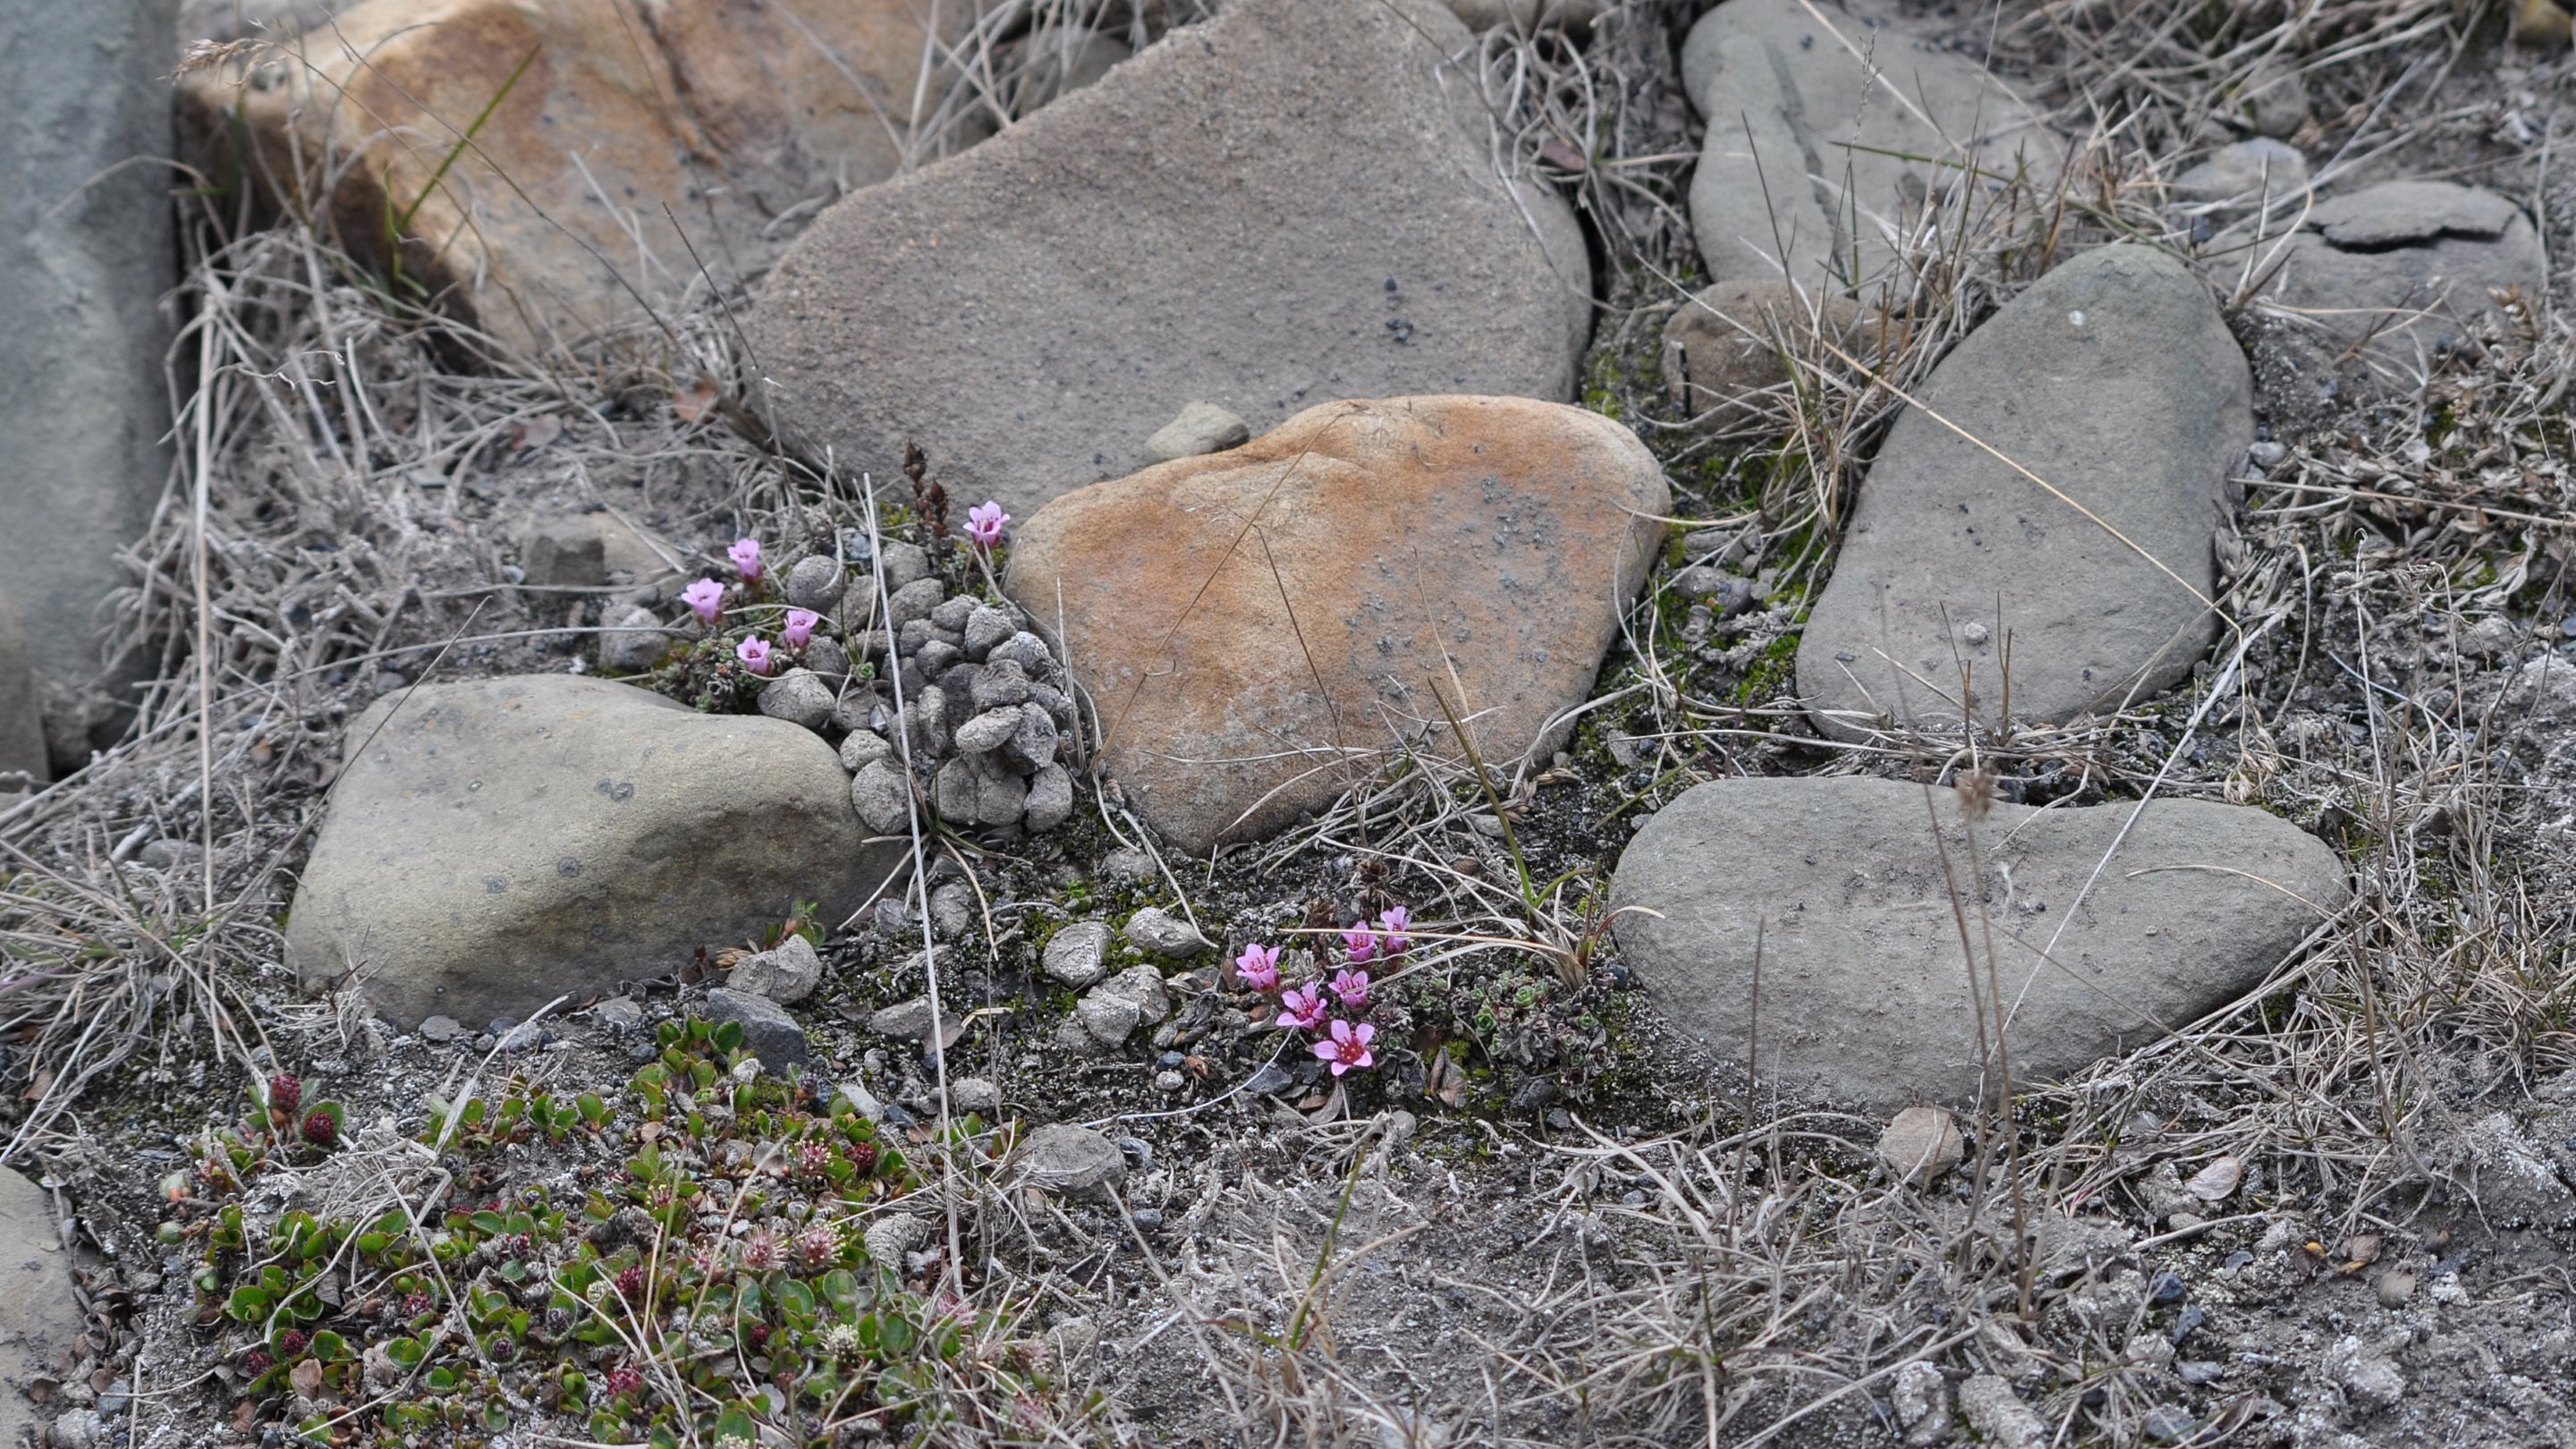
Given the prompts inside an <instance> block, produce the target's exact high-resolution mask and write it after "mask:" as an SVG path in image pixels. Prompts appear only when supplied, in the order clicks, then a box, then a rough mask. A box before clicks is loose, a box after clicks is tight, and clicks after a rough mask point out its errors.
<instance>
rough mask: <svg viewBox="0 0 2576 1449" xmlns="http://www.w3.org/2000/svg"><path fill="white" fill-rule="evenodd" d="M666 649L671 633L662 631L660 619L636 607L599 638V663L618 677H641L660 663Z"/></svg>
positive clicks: (667, 648) (640, 607)
mask: <svg viewBox="0 0 2576 1449" xmlns="http://www.w3.org/2000/svg"><path fill="white" fill-rule="evenodd" d="M670 648H671V632H670V631H669V630H668V629H665V628H663V627H662V617H661V615H659V614H656V613H654V612H653V611H652V610H650V609H647V608H644V607H643V606H641V605H638V606H636V607H635V608H632V609H629V610H627V611H626V612H625V614H624V615H622V616H620V617H619V619H618V621H617V626H616V627H615V628H613V629H610V630H608V631H607V632H606V633H603V634H601V635H600V636H599V662H600V664H601V666H602V667H604V668H608V669H613V670H615V671H617V672H618V673H620V674H641V673H643V672H644V671H645V670H647V669H650V668H652V667H653V666H654V665H656V664H659V663H661V662H662V656H663V655H664V654H666V653H668V652H670Z"/></svg>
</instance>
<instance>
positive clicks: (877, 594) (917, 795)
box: [605, 543, 1075, 835]
mask: <svg viewBox="0 0 2576 1449" xmlns="http://www.w3.org/2000/svg"><path fill="white" fill-rule="evenodd" d="M785 592H786V595H787V603H788V604H789V606H790V607H793V608H798V609H807V610H811V611H813V612H814V613H816V614H819V615H821V616H823V618H824V619H826V620H829V621H837V623H838V625H839V628H838V630H837V631H826V632H820V633H817V635H816V636H815V637H814V639H813V640H812V641H811V642H810V643H808V644H807V645H806V647H805V650H804V652H803V655H802V656H801V661H800V662H799V664H798V665H797V666H796V667H794V668H791V669H788V670H786V671H784V672H782V673H781V674H780V675H779V676H778V677H777V678H776V679H774V680H771V681H770V682H769V683H768V684H767V685H765V686H763V687H762V689H761V691H760V701H759V708H760V712H761V713H762V714H765V715H767V716H769V717H770V718H772V719H780V720H785V721H787V722H788V723H790V724H794V725H799V726H802V727H803V728H806V729H810V730H813V731H814V732H816V733H817V734H820V735H822V736H824V737H825V738H826V739H837V740H838V741H839V742H840V752H841V765H842V768H844V769H846V770H848V771H849V772H850V775H851V780H850V799H851V803H852V804H854V805H855V806H856V807H857V808H858V812H859V818H860V819H861V820H863V821H865V822H866V824H867V826H868V828H869V829H870V830H873V831H875V832H877V833H878V834H880V835H898V834H903V833H905V832H906V831H907V830H908V829H909V828H910V825H909V822H910V821H911V818H912V813H913V810H914V808H915V807H916V805H917V804H918V803H920V802H923V801H927V802H928V803H929V805H930V806H931V808H932V809H933V810H935V811H936V812H937V814H938V817H939V818H940V819H941V820H943V821H946V822H947V823H948V824H949V825H951V826H956V827H961V828H975V827H982V828H983V829H985V830H987V831H1029V832H1036V831H1043V830H1052V829H1054V828H1055V827H1057V826H1059V825H1062V824H1063V823H1064V822H1065V820H1066V819H1067V818H1068V817H1070V816H1071V815H1072V814H1073V776H1072V774H1071V773H1070V772H1069V771H1067V770H1066V769H1065V767H1064V765H1063V764H1061V763H1060V762H1059V760H1060V757H1062V756H1064V755H1065V754H1067V753H1068V752H1069V751H1070V750H1071V748H1072V736H1073V731H1074V719H1075V716H1074V706H1073V700H1072V697H1071V696H1070V695H1069V694H1068V693H1067V692H1066V678H1065V673H1064V669H1063V666H1062V665H1061V664H1060V663H1059V662H1058V661H1057V659H1056V657H1055V655H1054V654H1053V653H1052V652H1051V651H1050V650H1049V649H1048V648H1047V645H1046V641H1045V640H1043V639H1041V638H1039V637H1038V636H1037V635H1036V634H1034V633H1032V632H1030V631H1029V629H1028V627H1027V624H1028V620H1027V618H1026V616H1025V615H1023V614H1022V613H1021V612H1020V611H1019V610H1018V609H1017V608H1015V607H1013V606H1012V605H1010V604H1009V603H999V604H995V603H988V602H986V601H984V600H982V599H979V598H976V597H973V596H972V595H967V594H958V595H955V596H953V597H952V596H951V595H950V594H949V593H948V589H947V586H946V585H945V584H943V583H942V582H941V581H940V579H939V577H938V575H937V574H936V573H934V572H933V571H932V569H931V564H930V555H929V554H928V552H926V551H925V550H923V549H922V548H921V547H920V546H919V545H916V544H910V543H887V544H885V545H883V546H882V547H881V548H880V549H879V550H878V552H877V556H876V567H875V569H874V570H873V571H872V572H869V573H859V572H856V571H854V570H851V569H848V568H846V567H845V566H844V565H843V564H842V563H841V561H840V560H839V559H836V558H833V557H831V556H829V555H824V554H815V555H809V556H807V557H805V558H803V559H800V560H798V561H797V562H796V563H795V565H794V566H792V567H791V568H789V569H788V571H787V575H786V581H785ZM880 599H882V600H883V604H882V608H883V611H884V613H883V617H882V618H880V617H878V611H879V608H880V604H879V600H880ZM630 635H631V636H634V638H635V640H636V641H637V643H639V644H640V643H645V642H647V641H649V648H650V651H651V652H650V653H646V652H644V650H643V649H640V648H635V647H634V646H632V645H627V644H626V641H627V636H630ZM836 635H837V637H836ZM667 640H668V636H667V635H666V634H664V633H662V632H661V625H660V622H659V620H658V619H654V618H651V617H649V615H648V616H646V617H634V616H630V617H629V619H628V620H627V621H626V623H625V625H624V626H623V627H621V628H620V629H619V630H618V631H617V632H616V633H613V634H612V635H611V636H610V641H609V644H608V646H607V649H606V654H605V662H607V663H608V664H609V665H610V666H611V667H612V668H616V667H628V668H632V667H638V666H639V664H640V665H649V664H650V663H651V662H652V660H653V659H655V658H658V656H659V652H660V650H661V648H662V647H663V646H664V645H665V644H666V643H667ZM621 645H625V646H626V647H628V648H629V650H630V652H629V653H627V654H624V655H621V654H619V653H618V652H617V651H618V650H619V648H620V647H621ZM860 664H865V665H867V666H869V672H868V674H867V676H866V677H860V676H858V675H857V674H855V673H854V670H855V669H856V668H857V666H858V665H860Z"/></svg>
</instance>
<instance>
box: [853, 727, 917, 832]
mask: <svg viewBox="0 0 2576 1449" xmlns="http://www.w3.org/2000/svg"><path fill="white" fill-rule="evenodd" d="M850 804H851V806H852V808H854V809H856V810H857V811H858V813H859V819H860V821H861V822H863V823H864V824H865V825H866V826H867V828H868V830H869V831H870V832H871V833H873V834H876V835H896V834H900V833H902V831H903V829H904V827H905V824H906V822H908V821H910V820H911V819H912V785H911V783H910V782H909V781H907V780H905V779H904V777H903V763H902V761H900V760H897V759H895V758H894V757H893V753H892V750H891V748H889V750H888V752H887V753H886V754H885V755H883V756H880V757H879V758H877V759H874V760H870V761H869V762H868V763H867V764H865V765H862V766H860V767H859V772H858V773H857V774H856V775H853V776H851V777H850Z"/></svg>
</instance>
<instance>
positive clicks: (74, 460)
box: [0, 0, 179, 768]
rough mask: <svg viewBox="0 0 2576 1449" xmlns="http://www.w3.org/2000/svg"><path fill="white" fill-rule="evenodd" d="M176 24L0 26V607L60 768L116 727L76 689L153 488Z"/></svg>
mask: <svg viewBox="0 0 2576 1449" xmlns="http://www.w3.org/2000/svg"><path fill="white" fill-rule="evenodd" d="M176 11H177V5H176V0H90V3H85V4H78V5H62V4H43V3H21V4H13V5H8V6H5V7H0V95H5V96H7V97H8V98H9V103H8V105H7V107H6V108H5V110H0V327H5V328H6V329H7V335H8V339H9V365H8V366H7V367H5V368H0V458H6V459H7V463H6V468H7V475H6V476H7V480H8V481H7V483H6V484H5V486H0V593H5V594H6V595H7V596H8V601H9V602H10V603H11V604H13V605H15V608H16V613H17V616H18V622H19V624H20V625H21V626H22V627H23V628H24V629H25V630H26V633H27V637H28V638H29V639H31V640H35V641H39V642H40V643H41V646H42V647H41V648H40V650H39V651H38V652H37V653H36V654H35V655H34V656H33V659H32V663H33V666H34V668H35V672H36V676H37V683H38V687H39V689H40V690H41V691H42V692H43V694H44V698H45V710H46V713H47V715H48V716H49V717H50V718H51V720H52V722H53V728H54V731H55V747H54V751H53V753H54V754H55V755H56V756H57V757H58V758H60V759H61V760H63V761H64V762H65V763H76V762H78V761H79V760H80V759H82V758H83V757H85V756H86V754H87V752H88V750H89V748H90V747H91V746H92V745H93V744H105V743H107V742H108V741H107V739H106V738H103V737H101V734H100V732H101V731H112V730H113V729H114V728H115V727H116V726H117V724H118V715H117V711H116V710H115V709H114V708H113V706H112V705H111V704H110V703H109V702H108V700H107V699H106V698H105V697H104V696H100V695H93V694H88V693H86V692H85V691H84V689H83V686H85V685H87V684H88V683H90V682H91V680H92V679H93V678H94V677H95V676H96V675H98V673H99V660H100V646H101V643H102V633H103V631H102V625H104V626H105V631H106V632H113V630H114V627H115V626H114V625H113V624H112V623H111V622H110V621H109V620H108V618H107V616H106V615H105V614H104V613H103V612H102V611H101V610H100V608H99V605H100V604H101V602H102V601H104V600H105V599H106V597H107V595H108V591H109V590H111V589H115V588H119V587H122V586H124V585H126V584H129V583H131V582H132V581H133V580H132V578H131V577H130V576H129V575H128V574H127V573H126V571H125V570H124V569H123V568H122V567H120V566H119V565H118V563H117V561H116V555H117V551H118V550H120V549H122V548H124V547H125V546H126V545H127V544H130V543H132V542H134V541H135V540H136V539H137V538H139V537H140V536H141V535H142V533H143V529H144V525H145V523H146V521H147V520H148V519H149V518H150V517H151V514H152V509H153V506H154V505H155V504H156V503H157V502H158V501H159V500H160V497H161V490H162V487H163V485H164V484H165V483H166V482H167V481H168V479H169V473H170V458H169V451H168V449H167V448H165V447H164V446H163V445H162V443H161V437H162V435H163V434H164V433H165V432H167V431H168V430H169V427H170V400H169V395H168V392H167V390H166V386H165V384H164V382H163V380H162V368H161V363H162V353H163V351H164V350H165V349H166V348H167V347H168V346H169V342H170V322H169V318H168V317H167V316H166V315H164V314H163V312H162V311H161V299H162V297H163V295H164V294H165V293H166V292H168V291H169V289H170V288H171V286H172V285H173V284H174V283H175V282H176V280H177V276H176V272H177V266H178V255H179V247H178V242H177V239H176V236H175V231H176V227H177V221H176V216H177V213H176V210H175V208H173V207H172V205H171V202H170V187H171V184H172V183H171V180H170V174H171V173H170V169H169V166H168V164H167V163H166V162H164V161H160V160H151V161H150V162H149V164H145V158H160V157H167V156H169V155H170V154H171V150H172V142H171V132H170V114H171V93H170V82H169V74H170V68H171V61H172V57H173V55H174V54H175V53H176V50H177V30H176V21H175V15H176ZM128 163H133V164H128ZM129 665H130V666H143V667H148V661H130V662H129ZM139 672H140V667H129V668H128V669H125V670H121V671H120V674H121V675H122V676H124V677H131V676H132V675H133V674H135V673H139ZM14 687H15V686H14V684H13V683H12V682H10V681H0V690H8V689H12V688H14ZM0 708H6V707H5V706H0ZM5 747H7V746H6V745H5V742H0V748H5ZM20 747H21V748H22V747H23V746H20ZM0 768H10V767H8V766H0Z"/></svg>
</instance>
